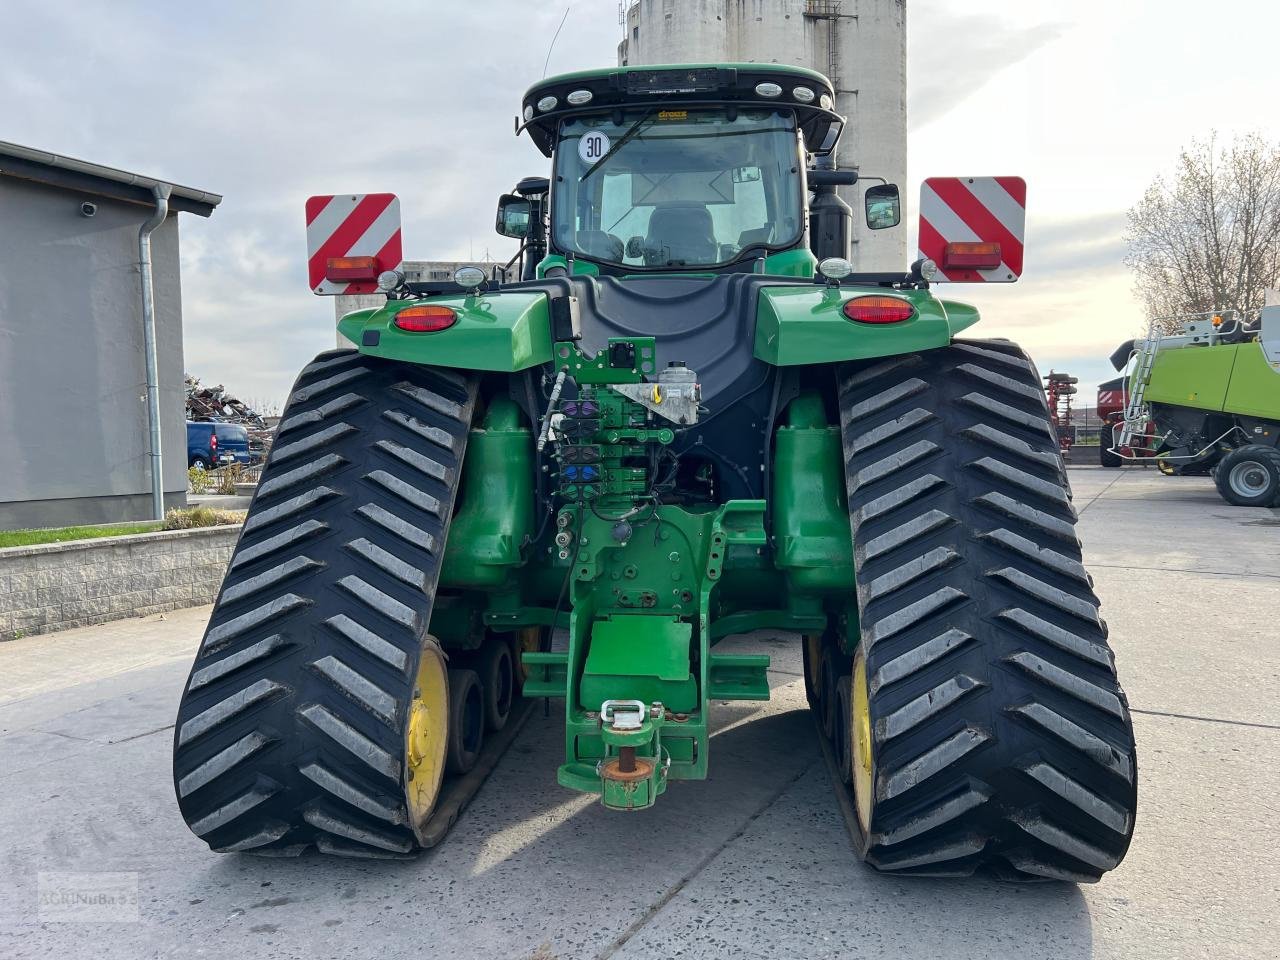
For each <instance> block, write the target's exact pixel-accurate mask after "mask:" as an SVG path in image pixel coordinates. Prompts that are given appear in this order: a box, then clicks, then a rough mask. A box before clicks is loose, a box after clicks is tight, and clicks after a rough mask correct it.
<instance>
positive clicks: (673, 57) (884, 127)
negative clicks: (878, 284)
mask: <svg viewBox="0 0 1280 960" xmlns="http://www.w3.org/2000/svg"><path fill="white" fill-rule="evenodd" d="M620 19H621V21H622V23H623V27H624V29H625V31H626V34H625V36H624V37H623V39H622V42H621V43H620V44H619V45H618V62H619V63H620V64H622V65H624V66H625V65H640V64H653V63H716V62H724V61H746V62H756V63H789V64H795V65H797V66H802V67H809V68H810V69H812V70H817V71H819V72H821V73H824V74H826V75H827V76H828V77H830V78H831V80H832V82H833V83H834V84H835V88H836V91H837V95H836V109H837V110H838V111H839V112H840V113H841V114H843V115H844V116H845V117H846V118H848V124H847V125H846V127H845V131H844V136H843V137H842V138H841V141H840V155H839V157H838V161H839V163H840V165H841V166H856V167H857V168H858V169H859V170H860V171H861V172H862V173H863V174H864V175H866V176H878V177H884V178H885V179H886V180H888V181H889V182H890V183H896V184H898V186H899V187H901V188H902V191H903V199H904V201H905V200H906V199H907V198H906V186H907V184H906V176H907V100H906V94H907V48H906V37H907V31H906V19H907V11H906V0H634V2H632V0H623V4H622V15H621V17H620ZM841 193H842V194H843V195H844V199H845V200H846V201H847V202H848V203H849V205H850V206H851V207H853V208H854V214H855V216H854V223H855V230H854V250H853V256H854V263H855V266H856V267H857V268H858V269H859V270H901V269H904V268H905V267H906V266H907V263H908V261H907V231H906V227H905V226H902V227H898V228H896V229H892V230H880V231H876V232H872V231H870V230H867V229H866V227H865V226H864V225H863V221H862V217H861V212H860V211H861V205H862V190H861V187H860V186H859V187H850V188H841ZM904 207H905V204H904ZM905 216H906V213H905V209H904V219H905Z"/></svg>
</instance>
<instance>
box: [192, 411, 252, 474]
mask: <svg viewBox="0 0 1280 960" xmlns="http://www.w3.org/2000/svg"><path fill="white" fill-rule="evenodd" d="M252 462H253V458H252V456H251V455H250V453H249V431H248V430H246V429H245V428H244V427H242V426H241V425H240V424H238V423H197V422H195V421H191V420H188V421H187V465H188V466H191V467H198V468H199V469H201V470H211V469H213V468H214V467H223V466H227V465H228V464H232V463H246V464H247V463H252Z"/></svg>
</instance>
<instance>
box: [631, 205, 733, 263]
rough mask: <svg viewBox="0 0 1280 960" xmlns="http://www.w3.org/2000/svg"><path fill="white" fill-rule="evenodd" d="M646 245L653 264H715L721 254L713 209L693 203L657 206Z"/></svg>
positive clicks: (646, 258) (648, 258)
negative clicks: (712, 213) (713, 219)
mask: <svg viewBox="0 0 1280 960" xmlns="http://www.w3.org/2000/svg"><path fill="white" fill-rule="evenodd" d="M644 247H645V262H646V263H647V264H648V265H649V266H665V265H666V264H667V263H668V262H670V261H673V260H686V261H691V262H693V263H715V262H716V260H718V259H719V257H718V255H717V254H718V247H717V245H716V238H715V232H714V230H713V228H712V224H711V211H710V210H708V209H707V208H706V207H705V206H703V205H702V204H691V203H681V204H674V203H673V204H667V205H665V206H661V207H655V208H654V210H653V213H652V214H651V215H650V217H649V234H648V236H647V237H646V238H645V243H644Z"/></svg>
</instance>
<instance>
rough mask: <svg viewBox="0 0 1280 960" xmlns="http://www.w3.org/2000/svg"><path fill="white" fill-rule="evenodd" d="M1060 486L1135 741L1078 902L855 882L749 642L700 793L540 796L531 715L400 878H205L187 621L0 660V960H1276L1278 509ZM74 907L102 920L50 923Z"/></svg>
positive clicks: (550, 779)
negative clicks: (1129, 837)
mask: <svg viewBox="0 0 1280 960" xmlns="http://www.w3.org/2000/svg"><path fill="white" fill-rule="evenodd" d="M1071 475H1072V483H1073V486H1074V488H1075V493H1076V503H1077V507H1078V509H1080V511H1081V520H1082V535H1083V537H1084V540H1085V547H1086V562H1087V563H1088V565H1089V568H1090V570H1091V572H1092V573H1093V575H1094V577H1095V579H1096V580H1097V586H1098V590H1099V593H1100V594H1101V596H1102V599H1103V614H1104V616H1105V617H1106V618H1107V620H1108V621H1109V623H1110V624H1111V629H1112V642H1113V645H1114V646H1115V649H1116V653H1117V658H1118V661H1119V664H1120V671H1121V680H1122V682H1123V683H1124V685H1125V687H1126V689H1127V691H1128V693H1129V699H1130V701H1131V704H1132V706H1133V708H1134V721H1135V727H1136V732H1137V740H1138V765H1139V791H1140V804H1139V812H1138V821H1137V830H1136V833H1135V835H1134V840H1133V846H1132V848H1131V850H1130V852H1129V856H1128V858H1127V859H1126V861H1125V862H1124V864H1122V865H1121V867H1120V868H1119V869H1118V870H1116V871H1115V872H1113V873H1111V874H1108V875H1107V876H1106V877H1104V879H1103V880H1102V882H1101V883H1099V884H1097V885H1094V886H1089V887H1076V886H1073V885H1066V884H1044V885H1039V886H1010V885H1004V884H998V883H995V882H992V881H987V880H981V879H975V880H970V881H963V882H958V881H930V880H914V881H908V880H900V879H894V878H892V877H886V876H880V875H877V874H875V873H872V872H871V871H869V870H868V869H866V868H864V867H863V866H862V865H860V864H859V863H857V862H856V861H855V860H854V858H853V856H852V853H851V852H850V849H849V846H848V842H847V840H846V836H845V833H844V827H843V825H842V822H841V820H840V817H839V814H838V811H837V807H836V803H835V799H834V797H833V795H832V792H831V787H830V784H829V782H828V780H827V774H826V769H825V767H824V766H823V763H822V761H821V758H820V754H819V751H818V749H817V746H816V742H815V740H814V733H813V730H812V726H811V722H810V719H809V715H808V712H807V711H806V710H805V708H804V693H803V688H802V684H801V682H800V679H799V672H800V663H799V655H798V650H797V648H796V645H795V644H794V643H793V642H792V641H790V640H788V639H785V638H781V637H777V638H774V637H760V636H756V637H752V638H745V639H741V640H735V641H733V643H735V644H736V645H737V646H738V647H739V648H741V649H743V650H760V651H762V652H767V653H769V654H771V655H772V656H773V664H774V669H773V673H772V680H773V686H774V699H773V700H772V701H770V702H769V703H767V704H759V705H755V704H736V705H731V706H725V707H722V708H720V709H719V710H718V711H717V720H718V723H719V729H718V732H717V734H716V735H715V737H714V739H713V741H712V750H713V751H714V753H715V756H714V758H713V760H712V764H711V770H712V778H711V779H710V780H708V781H706V782H694V783H679V782H677V783H675V784H673V785H672V787H671V789H670V790H669V792H668V794H667V795H666V796H665V797H664V798H663V799H662V801H661V802H660V803H659V804H658V805H657V806H656V807H655V808H654V809H653V810H652V811H649V812H646V813H643V814H637V815H634V816H623V815H616V814H609V813H607V812H606V811H604V810H603V809H601V808H600V807H599V806H598V805H596V804H593V803H591V802H590V800H589V798H586V797H584V796H581V795H578V794H574V793H571V792H569V791H566V790H563V789H561V788H560V787H558V786H557V785H556V783H555V766H556V764H557V763H558V762H559V757H560V750H561V730H562V728H561V723H560V719H559V717H558V715H557V712H556V711H555V710H554V709H553V710H552V714H551V716H550V717H548V718H544V717H543V715H542V711H541V710H538V711H536V712H535V715H534V717H533V719H532V720H531V721H530V722H529V724H528V725H527V726H526V728H525V730H524V731H523V732H522V733H521V735H520V737H519V739H518V740H517V741H516V743H515V746H514V747H513V748H512V750H511V751H510V752H509V753H508V755H507V757H506V758H504V760H503V762H502V764H501V765H500V766H499V768H498V770H497V772H496V773H495V774H494V775H493V776H492V777H491V778H490V780H489V782H488V783H487V784H486V785H485V787H484V788H483V790H482V791H481V793H480V794H479V796H478V797H477V798H476V800H475V801H474V802H473V803H472V805H471V806H470V807H469V808H468V810H467V811H466V813H465V814H464V815H463V817H462V818H461V819H460V820H459V822H458V824H457V826H456V827H455V828H454V831H453V833H452V835H451V836H450V838H449V839H448V840H447V841H446V842H445V843H444V844H443V845H442V846H441V847H439V848H437V849H436V850H435V851H433V852H431V853H429V854H427V855H424V856H422V857H420V858H418V859H416V860H413V861H408V862H399V863H384V862H360V861H344V860H338V859H330V858H324V857H320V856H318V855H315V854H308V855H306V856H304V857H302V858H299V859H293V860H272V859H262V858H256V857H249V856H220V855H216V854H213V853H210V852H209V850H208V849H207V848H206V847H205V846H204V844H203V843H201V842H200V841H199V840H197V839H196V838H195V837H193V836H192V835H191V834H190V833H189V832H188V831H187V828H186V826H185V825H184V824H183V822H182V820H181V817H180V816H179V814H178V810H177V806H176V804H175V802H174V799H173V790H172V785H171V780H170V772H169V763H170V744H171V738H172V722H173V716H174V713H175V710H176V706H177V700H178V694H179V691H180V689H181V687H182V683H183V681H184V679H185V676H186V672H187V669H188V667H189V664H190V659H191V657H192V656H193V654H194V651H195V647H196V645H197V643H198V641H199V638H200V634H201V631H202V628H203V624H204V620H205V618H206V617H207V615H208V609H209V608H207V607H201V608H195V609H191V610H182V611H177V612H175V613H171V614H167V615H165V617H164V618H163V619H161V618H154V617H153V618H149V619H147V620H143V621H138V620H130V621H123V622H117V623H114V624H107V625H105V626H100V627H94V628H90V629H85V630H73V631H68V632H66V633H62V634H54V635H49V636H44V637H34V638H30V639H25V640H18V641H14V642H11V643H6V644H2V645H0V857H2V858H3V860H2V862H0V956H3V957H15V958H26V957H32V958H34V957H45V956H49V955H53V954H58V955H61V956H68V957H79V956H90V955H92V956H95V957H102V958H112V957H122V958H125V957H127V958H139V957H151V956H157V957H159V956H175V955H180V956H190V957H198V956H214V957H223V956H229V955H238V956H254V955H270V956H272V957H281V958H284V957H301V958H308V960H310V958H323V957H354V956H366V955H374V954H379V955H383V956H388V957H399V956H410V955H412V956H415V957H424V956H425V957H446V956H447V957H456V958H470V957H483V958H507V957H512V958H538V960H549V958H566V960H567V958H594V957H618V958H627V957H636V958H639V957H646V958H651V957H676V956H679V957H688V958H695V957H734V958H746V960H750V958H763V957H769V958H779V957H782V958H817V957H912V958H928V957H939V958H941V957H965V958H976V957H1000V958H1005V957H1008V958H1014V957H1017V958H1041V957H1043V958H1055V960H1056V958H1083V957H1099V958H1121V957H1123V958H1126V960H1135V958H1153V960H1156V958H1158V960H1170V958H1181V957H1209V956H1211V957H1214V958H1235V957H1247V958H1263V957H1274V956H1276V955H1277V952H1278V947H1277V943H1278V942H1280V929H1278V927H1280V923H1278V921H1277V919H1276V918H1277V917H1278V916H1280V854H1278V853H1277V844H1276V839H1275V838H1276V836H1277V835H1278V834H1280V801H1278V800H1277V797H1276V793H1277V790H1276V788H1277V786H1280V705H1278V704H1277V698H1276V696H1275V693H1276V690H1277V681H1278V680H1280V628H1277V617H1276V606H1277V600H1280V511H1271V510H1261V509H1242V508H1235V507H1228V506H1227V505H1226V504H1224V503H1223V502H1222V501H1221V500H1220V499H1219V498H1218V496H1217V494H1216V492H1214V491H1213V489H1212V484H1211V483H1210V482H1209V481H1208V480H1205V479H1198V478H1168V477H1162V476H1159V475H1158V474H1156V473H1155V471H1153V470H1145V471H1144V470H1141V469H1125V470H1120V471H1116V470H1104V469H1102V468H1098V467H1077V468H1072V470H1071ZM68 874H72V875H76V874H85V875H87V879H82V880H77V879H76V877H75V876H71V877H68ZM109 874H119V875H120V876H116V877H111V876H108V875H109ZM42 878H43V883H42ZM76 883H83V884H86V885H87V886H86V887H85V888H84V889H86V890H89V891H92V890H93V889H95V886H94V885H95V884H97V889H102V890H105V889H108V888H110V889H111V890H112V891H123V896H120V897H117V899H116V902H114V903H107V904H102V903H98V904H96V905H95V904H89V906H88V907H85V906H84V905H83V904H82V905H81V906H79V907H76V908H75V909H71V908H68V907H67V906H66V903H65V897H62V898H59V891H65V890H67V889H69V888H70V887H72V886H73V885H75V884H76ZM135 890H136V902H131V901H130V897H129V894H130V893H131V892H132V891H135ZM77 902H79V901H77ZM86 909H93V910H98V911H99V912H100V913H99V915H101V916H102V919H103V920H105V921H106V922H102V923H90V922H88V920H86V919H84V914H85V910H86ZM60 910H62V911H67V910H70V912H71V913H72V914H75V913H76V910H79V916H80V917H81V918H82V919H81V920H79V921H77V920H75V919H70V920H65V919H64V920H54V919H50V918H51V917H56V916H65V915H66V913H59V911H60ZM134 917H136V919H134ZM42 918H43V919H42Z"/></svg>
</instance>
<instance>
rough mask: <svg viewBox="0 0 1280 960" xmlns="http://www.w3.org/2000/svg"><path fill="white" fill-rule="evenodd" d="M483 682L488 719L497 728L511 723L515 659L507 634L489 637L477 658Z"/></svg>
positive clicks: (494, 728) (514, 696) (487, 723)
mask: <svg viewBox="0 0 1280 960" xmlns="http://www.w3.org/2000/svg"><path fill="white" fill-rule="evenodd" d="M476 667H477V672H478V673H479V676H480V684H481V686H482V687H483V688H484V723H485V726H486V727H487V728H488V729H490V730H492V731H494V732H497V731H498V730H501V729H502V728H503V727H505V726H506V725H507V720H508V719H509V718H510V716H511V707H512V705H513V704H514V703H515V698H516V675H515V659H514V658H513V657H512V655H511V644H509V643H508V642H507V640H506V638H505V637H503V636H491V637H489V638H487V639H486V640H485V643H484V646H483V647H482V648H481V650H480V657H479V659H478V660H477V662H476Z"/></svg>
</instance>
